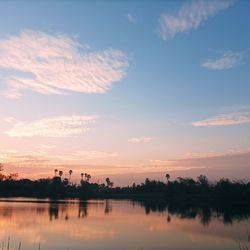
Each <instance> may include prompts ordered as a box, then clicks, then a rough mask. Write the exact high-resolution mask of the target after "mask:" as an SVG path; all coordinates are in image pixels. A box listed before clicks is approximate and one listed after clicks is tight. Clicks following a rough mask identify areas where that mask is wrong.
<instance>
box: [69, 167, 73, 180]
mask: <svg viewBox="0 0 250 250" xmlns="http://www.w3.org/2000/svg"><path fill="white" fill-rule="evenodd" d="M72 174H73V170H71V169H70V170H69V179H71V175H72Z"/></svg>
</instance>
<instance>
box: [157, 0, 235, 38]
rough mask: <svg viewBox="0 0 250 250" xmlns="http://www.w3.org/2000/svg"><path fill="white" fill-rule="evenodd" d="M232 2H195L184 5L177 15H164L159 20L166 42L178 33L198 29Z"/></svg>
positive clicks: (200, 0) (222, 0) (215, 0)
mask: <svg viewBox="0 0 250 250" xmlns="http://www.w3.org/2000/svg"><path fill="white" fill-rule="evenodd" d="M233 2H234V1H231V0H210V1H207V0H193V1H187V2H186V3H184V4H183V5H182V6H181V7H180V9H179V10H178V11H177V13H175V14H167V13H166V14H162V15H161V17H160V20H159V25H160V27H159V32H160V35H161V37H162V39H164V40H168V39H171V38H174V37H175V35H177V34H178V33H183V32H187V31H189V30H191V29H197V28H198V27H199V26H200V25H202V24H203V23H204V22H205V21H206V20H207V19H208V18H209V17H211V16H213V15H215V14H216V13H218V12H219V11H222V10H224V9H227V8H228V7H230V6H231V5H232V4H233Z"/></svg>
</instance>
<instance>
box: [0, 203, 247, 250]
mask: <svg viewBox="0 0 250 250" xmlns="http://www.w3.org/2000/svg"><path fill="white" fill-rule="evenodd" d="M249 214H250V212H249ZM249 214H248V212H246V211H245V210H243V211H241V210H239V211H238V210H237V209H236V210H235V209H230V208H228V209H226V210H225V211H219V210H218V211H214V210H212V209H210V208H206V207H205V208H202V209H201V208H192V207H191V208H190V207H178V206H169V205H166V204H164V203H158V202H135V201H134V202H133V201H118V200H90V201H88V202H78V201H66V202H65V201H64V202H61V203H55V202H53V203H51V202H49V201H48V200H35V199H32V200H31V199H29V200H27V199H21V198H19V199H10V200H6V199H2V200H0V244H2V242H3V241H4V242H5V246H6V243H7V239H8V237H10V246H11V249H18V244H19V242H20V241H21V244H22V247H21V249H24V250H31V249H32V250H33V249H38V245H39V244H40V245H41V250H43V249H44V250H59V249H60V250H63V249H65V250H67V249H70V250H80V249H81V250H82V249H86V250H92V249H93V250H112V249H113V250H142V249H143V250H144V249H145V250H146V249H147V250H149V249H152V250H163V249H164V250H166V249H193V250H195V249H197V250H198V249H199V250H202V249H206V250H211V249H213V250H216V249H218V250H219V249H220V250H231V249H238V246H237V240H239V239H240V240H241V241H242V243H244V241H245V240H246V238H247V235H246V228H247V227H248V228H250V221H249V219H248V218H249ZM0 247H2V245H0Z"/></svg>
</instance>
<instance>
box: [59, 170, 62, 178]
mask: <svg viewBox="0 0 250 250" xmlns="http://www.w3.org/2000/svg"><path fill="white" fill-rule="evenodd" d="M59 176H60V178H62V176H63V171H62V170H60V171H59Z"/></svg>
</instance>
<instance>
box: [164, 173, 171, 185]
mask: <svg viewBox="0 0 250 250" xmlns="http://www.w3.org/2000/svg"><path fill="white" fill-rule="evenodd" d="M165 177H166V178H167V183H168V181H169V179H170V175H169V174H166V175H165Z"/></svg>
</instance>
